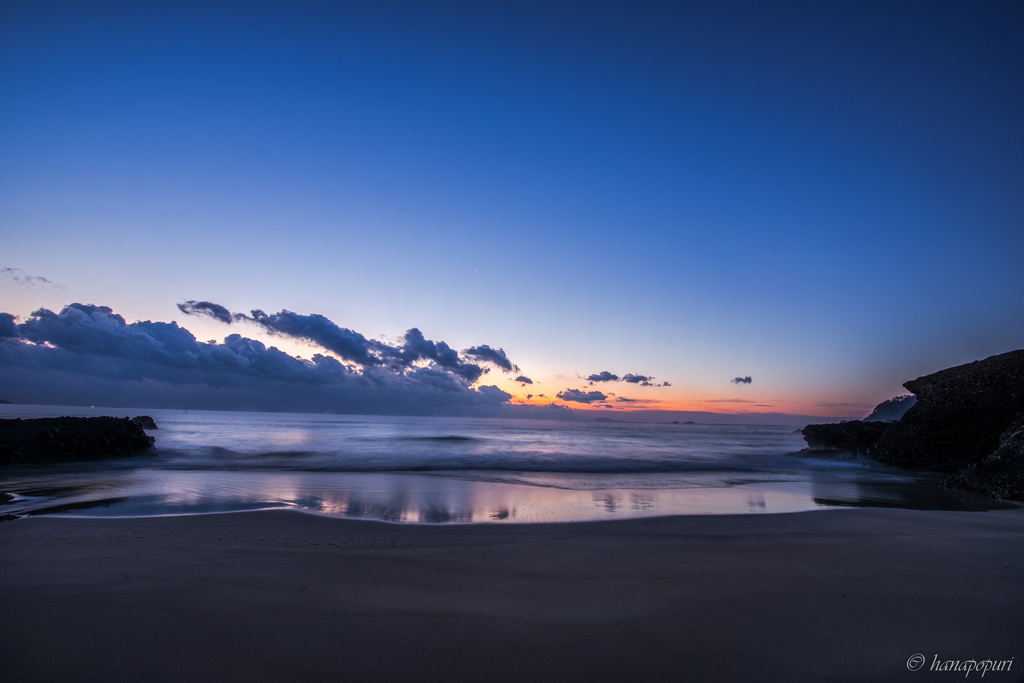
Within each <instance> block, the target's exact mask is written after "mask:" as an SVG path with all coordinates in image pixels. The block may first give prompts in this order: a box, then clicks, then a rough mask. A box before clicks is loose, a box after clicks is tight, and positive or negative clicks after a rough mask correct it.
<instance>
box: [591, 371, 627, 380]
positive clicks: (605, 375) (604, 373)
mask: <svg viewBox="0 0 1024 683" xmlns="http://www.w3.org/2000/svg"><path fill="white" fill-rule="evenodd" d="M587 379H589V380H590V381H591V382H617V381H619V376H618V375H613V374H612V373H610V372H608V371H607V370H602V371H601V372H599V373H597V374H594V375H590V376H589V377H587Z"/></svg>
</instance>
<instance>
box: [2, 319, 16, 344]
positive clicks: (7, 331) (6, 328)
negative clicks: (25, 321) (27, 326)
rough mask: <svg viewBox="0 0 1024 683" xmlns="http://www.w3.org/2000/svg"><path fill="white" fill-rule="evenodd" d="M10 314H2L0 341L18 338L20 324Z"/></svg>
mask: <svg viewBox="0 0 1024 683" xmlns="http://www.w3.org/2000/svg"><path fill="white" fill-rule="evenodd" d="M17 320H18V319H17V318H15V317H14V316H13V315H11V314H10V313H0V339H3V338H4V337H17V336H18V323H17Z"/></svg>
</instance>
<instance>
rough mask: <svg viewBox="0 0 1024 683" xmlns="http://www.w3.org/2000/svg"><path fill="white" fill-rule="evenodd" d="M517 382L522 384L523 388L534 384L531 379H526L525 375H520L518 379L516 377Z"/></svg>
mask: <svg viewBox="0 0 1024 683" xmlns="http://www.w3.org/2000/svg"><path fill="white" fill-rule="evenodd" d="M516 381H517V382H519V383H520V384H522V385H523V386H526V385H527V384H533V380H532V379H530V378H529V377H525V376H523V375H519V376H518V377H516Z"/></svg>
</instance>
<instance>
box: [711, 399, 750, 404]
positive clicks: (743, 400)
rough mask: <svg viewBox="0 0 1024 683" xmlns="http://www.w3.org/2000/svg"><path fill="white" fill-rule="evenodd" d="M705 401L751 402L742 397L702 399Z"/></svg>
mask: <svg viewBox="0 0 1024 683" xmlns="http://www.w3.org/2000/svg"><path fill="white" fill-rule="evenodd" d="M704 402H705V403H753V401H748V400H746V399H743V398H716V399H710V400H707V401H704Z"/></svg>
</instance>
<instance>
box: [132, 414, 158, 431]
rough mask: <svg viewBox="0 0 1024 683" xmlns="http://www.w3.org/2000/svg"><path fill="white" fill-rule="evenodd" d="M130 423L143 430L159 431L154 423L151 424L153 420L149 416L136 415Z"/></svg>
mask: <svg viewBox="0 0 1024 683" xmlns="http://www.w3.org/2000/svg"><path fill="white" fill-rule="evenodd" d="M132 422H134V423H135V424H137V425H139V426H140V427H142V428H143V429H159V427H157V426H156V422H153V418H151V417H150V416H149V415H136V416H135V417H133V418H132Z"/></svg>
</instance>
